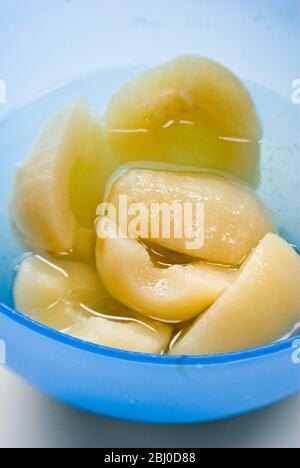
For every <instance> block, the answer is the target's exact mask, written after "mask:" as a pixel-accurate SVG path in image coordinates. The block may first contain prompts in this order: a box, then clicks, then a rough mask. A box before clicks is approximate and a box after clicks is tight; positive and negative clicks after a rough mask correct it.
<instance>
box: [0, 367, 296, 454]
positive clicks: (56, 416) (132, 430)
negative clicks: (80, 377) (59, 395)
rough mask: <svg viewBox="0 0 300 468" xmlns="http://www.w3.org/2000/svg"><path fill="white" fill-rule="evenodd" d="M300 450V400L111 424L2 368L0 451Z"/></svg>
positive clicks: (0, 379) (109, 421)
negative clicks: (227, 416) (195, 418)
mask: <svg viewBox="0 0 300 468" xmlns="http://www.w3.org/2000/svg"><path fill="white" fill-rule="evenodd" d="M76 447H80V448H98V447H103V448H140V447H141V448H160V447H165V448H211V447H212V448H223V447H225V448H299V447H300V398H299V396H295V397H293V398H290V399H289V400H286V401H284V402H282V403H279V404H278V405H275V406H273V407H269V408H266V409H264V410H262V411H258V412H256V413H252V414H250V415H247V416H242V417H240V418H235V419H231V420H228V421H221V422H218V423H211V424H202V425H193V426H146V425H140V424H133V423H127V422H121V421H115V420H109V419H105V418H101V417H97V416H94V415H91V414H87V413H84V412H81V411H78V410H75V409H73V408H69V407H67V406H64V405H62V404H60V403H58V402H56V401H53V400H51V399H49V398H47V397H45V396H43V395H41V394H40V393H38V392H37V391H35V390H34V389H32V388H31V387H29V386H28V385H27V384H25V383H24V382H22V381H21V380H19V379H18V378H17V377H15V376H14V375H12V374H11V373H10V372H8V371H7V370H6V369H5V368H3V367H0V448H76Z"/></svg>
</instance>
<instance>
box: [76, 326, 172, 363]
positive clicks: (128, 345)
mask: <svg viewBox="0 0 300 468" xmlns="http://www.w3.org/2000/svg"><path fill="white" fill-rule="evenodd" d="M69 334H70V335H71V336H73V337H74V338H79V339H81V340H84V341H89V342H91V343H95V344H100V345H102V346H106V347H110V348H117V349H122V350H125V351H134V352H139V353H146V354H161V353H162V352H164V351H165V350H166V349H167V348H168V345H169V342H170V339H171V334H172V328H171V327H169V326H168V325H165V324H163V323H157V322H156V325H155V327H154V328H153V327H151V326H150V325H149V326H147V325H145V324H144V323H142V322H133V321H130V320H128V321H113V320H106V319H104V318H101V317H92V318H89V319H87V320H85V321H84V322H83V323H80V324H79V325H77V326H74V327H73V328H72V329H70V331H69Z"/></svg>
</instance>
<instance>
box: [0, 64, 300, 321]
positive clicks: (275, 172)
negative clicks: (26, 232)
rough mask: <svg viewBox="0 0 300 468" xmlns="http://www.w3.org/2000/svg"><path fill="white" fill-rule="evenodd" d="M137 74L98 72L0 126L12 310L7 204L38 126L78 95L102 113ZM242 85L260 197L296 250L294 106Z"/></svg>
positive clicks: (1, 204) (0, 263) (2, 296)
mask: <svg viewBox="0 0 300 468" xmlns="http://www.w3.org/2000/svg"><path fill="white" fill-rule="evenodd" d="M139 71H140V70H138V69H136V68H122V69H115V68H114V69H106V70H101V71H100V72H97V73H94V74H92V75H91V76H89V77H87V78H85V79H83V80H80V81H76V82H74V83H71V84H70V85H68V86H64V87H62V88H59V89H55V90H54V91H52V92H50V93H47V94H45V95H44V96H41V97H40V98H38V99H36V100H34V101H31V102H29V103H27V104H26V105H24V106H22V107H20V108H18V109H16V110H15V111H13V112H11V113H10V114H9V115H7V116H6V117H4V118H3V119H2V120H1V121H0V155H1V160H2V168H1V171H0V223H1V224H0V225H1V243H0V285H1V287H0V303H3V304H5V305H7V306H8V307H11V308H12V307H13V298H12V284H13V279H14V274H15V267H16V263H17V262H18V261H19V260H20V255H22V253H24V249H23V248H22V247H21V246H20V245H19V243H18V241H17V239H16V237H15V235H14V232H13V229H12V227H11V222H10V209H9V204H10V197H11V189H12V185H13V180H14V175H15V173H16V170H17V167H18V165H19V164H20V163H22V162H23V161H24V160H25V158H26V155H27V153H28V151H29V149H30V147H31V146H32V143H33V142H34V140H35V138H36V135H37V133H38V131H39V129H40V127H41V125H42V124H43V122H44V121H45V119H47V117H48V116H49V115H50V114H51V113H52V112H54V111H55V110H57V109H58V108H60V107H61V106H62V105H65V104H67V103H69V102H70V101H72V100H73V99H76V98H78V97H80V96H82V95H84V96H86V97H87V98H88V100H89V101H90V103H91V105H92V106H93V108H94V109H95V111H97V112H100V113H101V112H104V110H105V107H106V104H107V101H108V99H109V97H110V96H111V95H112V94H113V92H114V91H115V90H116V89H118V88H119V87H120V86H121V85H122V84H123V83H124V82H125V81H126V80H127V79H129V78H130V77H131V76H133V75H135V74H136V73H138V72H139ZM246 84H247V86H248V88H249V90H250V92H251V94H252V96H253V98H254V100H255V103H256V106H257V109H258V113H259V115H260V118H261V121H262V125H263V128H264V138H263V141H262V162H261V171H262V182H261V186H260V189H259V192H260V194H261V196H262V198H263V199H264V201H265V202H266V204H267V205H268V206H269V208H270V209H271V210H272V212H273V215H274V218H275V220H276V221H277V224H278V226H279V230H280V234H281V235H282V236H283V237H284V238H285V239H286V240H287V241H288V242H290V243H292V244H294V245H296V246H299V245H300V210H299V200H300V188H299V164H300V162H299V152H300V136H299V107H297V106H296V105H295V104H293V103H292V101H291V100H288V99H287V98H284V97H282V96H280V95H279V94H276V93H274V92H273V91H271V90H268V89H266V88H264V87H262V86H259V85H256V84H254V83H252V82H248V83H246ZM283 313H284V311H283Z"/></svg>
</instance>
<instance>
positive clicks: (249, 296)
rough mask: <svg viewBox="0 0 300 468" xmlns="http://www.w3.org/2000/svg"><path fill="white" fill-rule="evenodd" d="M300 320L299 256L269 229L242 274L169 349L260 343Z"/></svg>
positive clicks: (181, 351) (212, 349) (199, 351)
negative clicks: (268, 232) (269, 231)
mask: <svg viewBox="0 0 300 468" xmlns="http://www.w3.org/2000/svg"><path fill="white" fill-rule="evenodd" d="M299 320H300V258H299V256H298V255H297V254H296V252H295V251H294V250H293V249H292V248H291V247H290V245H289V244H287V242H285V241H284V240H283V239H281V238H280V237H278V236H276V235H274V234H268V235H267V236H265V238H264V239H263V240H262V241H261V242H260V244H259V245H258V247H257V248H256V250H255V251H254V252H253V254H252V255H251V256H250V258H249V259H248V260H247V261H246V263H245V265H244V266H243V267H242V271H241V272H240V275H239V276H238V277H237V279H236V280H235V282H234V283H233V284H232V286H231V287H230V288H228V289H227V291H226V292H225V293H224V294H223V295H222V296H221V297H220V298H219V299H218V300H217V301H216V302H215V303H214V305H213V306H212V307H211V308H210V309H209V310H208V311H207V312H205V313H204V314H203V315H201V316H200V317H199V318H198V320H197V321H196V323H195V324H194V325H192V327H191V328H190V329H189V330H188V331H187V332H186V333H185V334H184V335H183V336H182V337H181V339H179V341H178V342H177V343H176V344H175V345H174V347H173V349H172V351H171V354H175V355H207V354H218V353H227V352H234V351H240V350H245V349H249V348H255V347H258V346H263V345H266V344H269V343H272V342H274V341H276V340H278V339H279V338H280V337H283V336H285V335H286V334H287V333H289V332H290V331H291V330H292V328H293V326H294V325H295V323H297V322H298V321H299Z"/></svg>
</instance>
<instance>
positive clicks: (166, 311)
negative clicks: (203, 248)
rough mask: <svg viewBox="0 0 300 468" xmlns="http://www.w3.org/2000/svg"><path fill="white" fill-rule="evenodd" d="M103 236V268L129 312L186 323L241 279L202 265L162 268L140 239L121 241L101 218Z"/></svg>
mask: <svg viewBox="0 0 300 468" xmlns="http://www.w3.org/2000/svg"><path fill="white" fill-rule="evenodd" d="M97 234H98V240H97V246H96V263H97V269H98V273H99V275H100V279H101V282H102V283H103V285H104V286H105V288H106V289H107V291H108V292H109V293H110V294H111V295H112V296H114V297H115V298H116V299H118V300H119V301H120V302H122V303H123V304H125V305H126V306H127V307H130V308H131V309H133V310H136V311H137V312H139V313H140V314H142V315H145V316H149V317H152V318H155V319H159V320H165V321H170V322H180V321H185V320H189V319H192V318H194V317H196V316H197V315H199V313H201V312H203V311H204V310H205V309H206V308H208V307H209V306H210V305H211V304H212V303H213V302H214V301H215V300H216V299H217V298H218V297H219V296H220V295H221V294H222V293H223V292H224V291H225V290H226V289H227V288H228V287H229V285H230V284H231V282H232V281H233V279H234V277H235V275H236V271H233V270H230V269H227V268H223V267H218V266H212V265H207V264H205V263H202V262H198V263H195V264H191V265H187V266H183V265H174V266H171V267H169V268H167V269H162V268H158V267H156V266H154V264H153V263H152V261H151V258H150V255H149V253H148V252H147V250H146V249H145V247H144V246H142V245H141V244H140V243H139V242H138V241H137V240H134V239H131V238H126V236H122V235H121V236H116V226H115V225H113V223H112V222H111V221H110V220H109V219H108V218H101V219H100V221H99V223H98V227H97Z"/></svg>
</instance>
